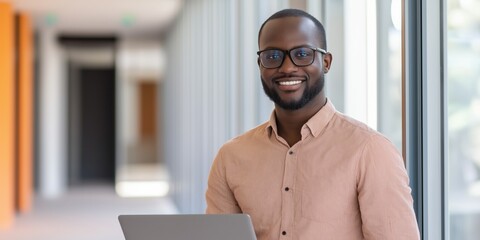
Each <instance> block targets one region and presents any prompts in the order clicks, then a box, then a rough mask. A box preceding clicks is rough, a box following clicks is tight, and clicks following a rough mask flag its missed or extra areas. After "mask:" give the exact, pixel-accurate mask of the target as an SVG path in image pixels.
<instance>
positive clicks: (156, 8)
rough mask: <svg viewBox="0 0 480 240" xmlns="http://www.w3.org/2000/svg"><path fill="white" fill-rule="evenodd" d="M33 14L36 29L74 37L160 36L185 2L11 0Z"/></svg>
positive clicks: (147, 0)
mask: <svg viewBox="0 0 480 240" xmlns="http://www.w3.org/2000/svg"><path fill="white" fill-rule="evenodd" d="M10 2H11V3H12V5H13V8H14V9H16V10H17V11H26V12H28V13H30V14H31V16H32V19H33V21H34V25H35V28H37V29H45V28H53V29H58V30H59V31H62V32H65V33H72V34H99V33H100V34H101V33H103V34H112V33H117V34H126V35H157V34H159V33H162V32H163V31H165V30H166V29H167V27H168V26H169V24H171V23H172V21H173V20H174V18H175V17H176V15H177V14H178V13H179V11H180V10H181V8H182V6H183V0H10Z"/></svg>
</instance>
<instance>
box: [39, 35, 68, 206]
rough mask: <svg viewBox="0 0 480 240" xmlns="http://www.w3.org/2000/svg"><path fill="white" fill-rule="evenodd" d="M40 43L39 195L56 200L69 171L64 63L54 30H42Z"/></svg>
mask: <svg viewBox="0 0 480 240" xmlns="http://www.w3.org/2000/svg"><path fill="white" fill-rule="evenodd" d="M39 40H40V44H39V50H40V53H39V54H40V55H39V56H40V58H39V67H40V69H39V71H40V72H39V73H40V78H39V87H40V89H39V94H40V96H39V101H40V111H39V116H38V117H39V119H38V120H39V121H40V123H39V128H40V129H39V135H40V136H39V142H38V144H39V158H40V159H39V190H40V192H39V193H40V194H41V195H42V196H43V197H46V198H55V197H58V196H60V195H61V194H63V193H64V191H65V189H66V185H67V172H68V170H67V163H66V159H67V158H66V157H67V151H66V149H67V144H66V138H67V134H66V124H67V114H66V99H67V98H66V95H65V94H66V92H67V88H66V81H65V72H64V71H65V69H64V67H65V66H64V65H63V63H64V62H65V61H64V56H63V54H62V51H61V49H60V46H59V45H58V43H57V34H56V32H55V31H54V30H53V29H42V30H41V34H40V39H39Z"/></svg>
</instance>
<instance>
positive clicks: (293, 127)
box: [275, 93, 327, 146]
mask: <svg viewBox="0 0 480 240" xmlns="http://www.w3.org/2000/svg"><path fill="white" fill-rule="evenodd" d="M326 102H327V99H326V97H325V95H324V94H323V93H320V94H318V96H317V97H316V98H314V99H312V100H311V101H310V102H309V103H307V104H306V105H305V106H303V107H302V108H300V109H297V110H286V109H283V108H280V107H279V106H277V105H275V116H276V119H277V128H278V129H277V130H278V135H280V136H281V137H282V138H283V139H285V140H286V141H287V143H288V144H289V145H290V146H293V145H295V143H297V142H298V141H300V139H301V138H302V135H301V130H302V126H303V125H304V124H305V123H306V122H307V121H308V120H309V119H310V118H311V117H312V116H313V115H315V114H316V113H317V112H318V111H320V109H321V108H322V107H323V106H324V105H325V104H326Z"/></svg>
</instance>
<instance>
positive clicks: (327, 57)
mask: <svg viewBox="0 0 480 240" xmlns="http://www.w3.org/2000/svg"><path fill="white" fill-rule="evenodd" d="M332 61H333V56H332V54H331V53H330V52H327V53H325V54H324V56H323V73H328V71H329V70H330V66H332Z"/></svg>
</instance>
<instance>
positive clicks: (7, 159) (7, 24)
mask: <svg viewBox="0 0 480 240" xmlns="http://www.w3.org/2000/svg"><path fill="white" fill-rule="evenodd" d="M13 21H14V18H13V10H12V6H11V5H10V4H8V3H5V2H0V228H7V227H9V226H10V225H11V223H12V220H13V216H14V208H15V204H14V198H15V197H14V154H15V153H14V151H15V150H14V148H15V145H14V144H15V142H14V130H15V121H14V101H15V96H14V91H15V90H14V60H13V53H14V52H13V51H14V43H13V39H14V35H13V29H14V28H13V26H14V25H13V24H14V22H13Z"/></svg>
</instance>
